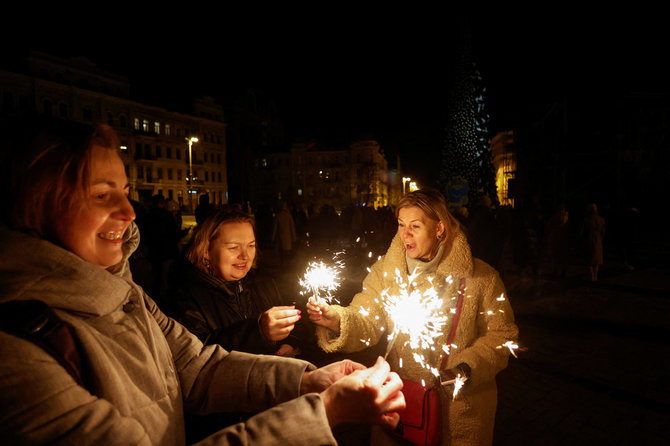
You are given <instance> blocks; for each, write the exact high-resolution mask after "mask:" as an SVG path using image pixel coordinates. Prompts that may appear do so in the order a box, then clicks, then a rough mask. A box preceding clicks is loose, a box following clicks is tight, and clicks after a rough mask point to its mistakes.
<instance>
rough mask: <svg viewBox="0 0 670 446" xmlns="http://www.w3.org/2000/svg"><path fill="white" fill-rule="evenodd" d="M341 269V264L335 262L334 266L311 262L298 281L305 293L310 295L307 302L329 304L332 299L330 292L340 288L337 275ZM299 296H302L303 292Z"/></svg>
mask: <svg viewBox="0 0 670 446" xmlns="http://www.w3.org/2000/svg"><path fill="white" fill-rule="evenodd" d="M341 269H342V264H341V262H336V263H335V265H326V264H325V263H323V262H318V263H317V262H311V263H310V264H309V265H308V266H307V270H306V271H305V275H304V277H303V278H302V279H300V285H301V286H302V287H303V288H304V289H305V292H311V293H312V294H311V296H310V297H309V302H312V303H314V304H318V303H320V302H322V301H326V302H330V301H331V300H332V299H333V296H332V295H331V291H334V290H336V289H337V288H338V287H339V286H340V280H339V274H340V270H341ZM322 293H323V294H322ZM300 294H304V292H301V293H300Z"/></svg>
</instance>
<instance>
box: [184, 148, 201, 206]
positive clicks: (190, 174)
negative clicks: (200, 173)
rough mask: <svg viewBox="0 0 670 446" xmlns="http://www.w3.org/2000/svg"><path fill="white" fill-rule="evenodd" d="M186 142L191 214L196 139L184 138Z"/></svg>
mask: <svg viewBox="0 0 670 446" xmlns="http://www.w3.org/2000/svg"><path fill="white" fill-rule="evenodd" d="M186 141H187V142H188V201H189V202H190V203H191V212H193V211H194V207H193V194H192V193H191V188H192V186H193V143H194V142H198V138H196V137H195V136H192V137H190V138H186Z"/></svg>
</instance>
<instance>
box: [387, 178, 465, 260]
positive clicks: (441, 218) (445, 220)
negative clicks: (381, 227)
mask: <svg viewBox="0 0 670 446" xmlns="http://www.w3.org/2000/svg"><path fill="white" fill-rule="evenodd" d="M408 207H417V208H419V209H421V211H423V213H424V214H426V217H428V218H430V219H431V220H435V221H438V222H442V224H443V225H444V229H445V232H446V237H442V238H441V239H440V241H439V244H444V245H446V246H447V249H448V248H450V247H451V243H452V242H453V240H454V236H455V235H456V234H457V233H459V232H460V233H462V234H465V232H464V231H463V227H462V225H461V223H460V222H459V221H458V220H457V219H456V218H455V217H454V216H453V215H452V214H451V212H449V207H448V206H447V200H446V198H444V195H442V194H441V193H440V191H438V190H437V189H433V188H423V189H419V190H416V191H413V192H409V193H408V194H406V195H405V196H404V197H402V198H401V199H400V201H399V202H398V205H397V206H396V210H395V216H396V218H398V212H399V211H400V209H403V208H408Z"/></svg>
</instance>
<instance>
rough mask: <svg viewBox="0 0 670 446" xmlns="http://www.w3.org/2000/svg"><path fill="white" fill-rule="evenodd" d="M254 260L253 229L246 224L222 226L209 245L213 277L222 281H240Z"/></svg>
mask: <svg viewBox="0 0 670 446" xmlns="http://www.w3.org/2000/svg"><path fill="white" fill-rule="evenodd" d="M255 258H256V237H255V236H254V228H253V227H252V226H251V224H250V223H247V222H230V223H224V224H222V225H221V226H220V227H219V229H218V234H217V236H216V238H215V239H214V240H213V241H212V242H211V243H210V244H209V253H208V259H209V261H210V263H211V265H212V270H213V272H214V275H217V276H219V277H223V279H224V280H240V279H241V278H243V277H244V276H246V275H247V273H248V272H249V270H250V269H251V266H252V265H253V263H254V259H255Z"/></svg>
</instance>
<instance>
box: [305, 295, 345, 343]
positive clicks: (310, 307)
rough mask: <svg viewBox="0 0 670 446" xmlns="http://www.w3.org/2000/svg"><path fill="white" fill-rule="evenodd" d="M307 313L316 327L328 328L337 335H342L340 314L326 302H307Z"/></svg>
mask: <svg viewBox="0 0 670 446" xmlns="http://www.w3.org/2000/svg"><path fill="white" fill-rule="evenodd" d="M307 313H308V314H309V319H310V320H311V321H312V322H314V323H315V324H316V325H320V326H322V327H326V328H328V329H329V330H331V331H332V332H334V333H335V334H336V335H339V334H340V313H338V312H337V311H336V310H335V309H333V308H332V307H331V306H330V305H328V304H327V303H326V302H323V301H322V302H319V303H318V304H315V303H312V301H311V300H309V301H308V302H307Z"/></svg>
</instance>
